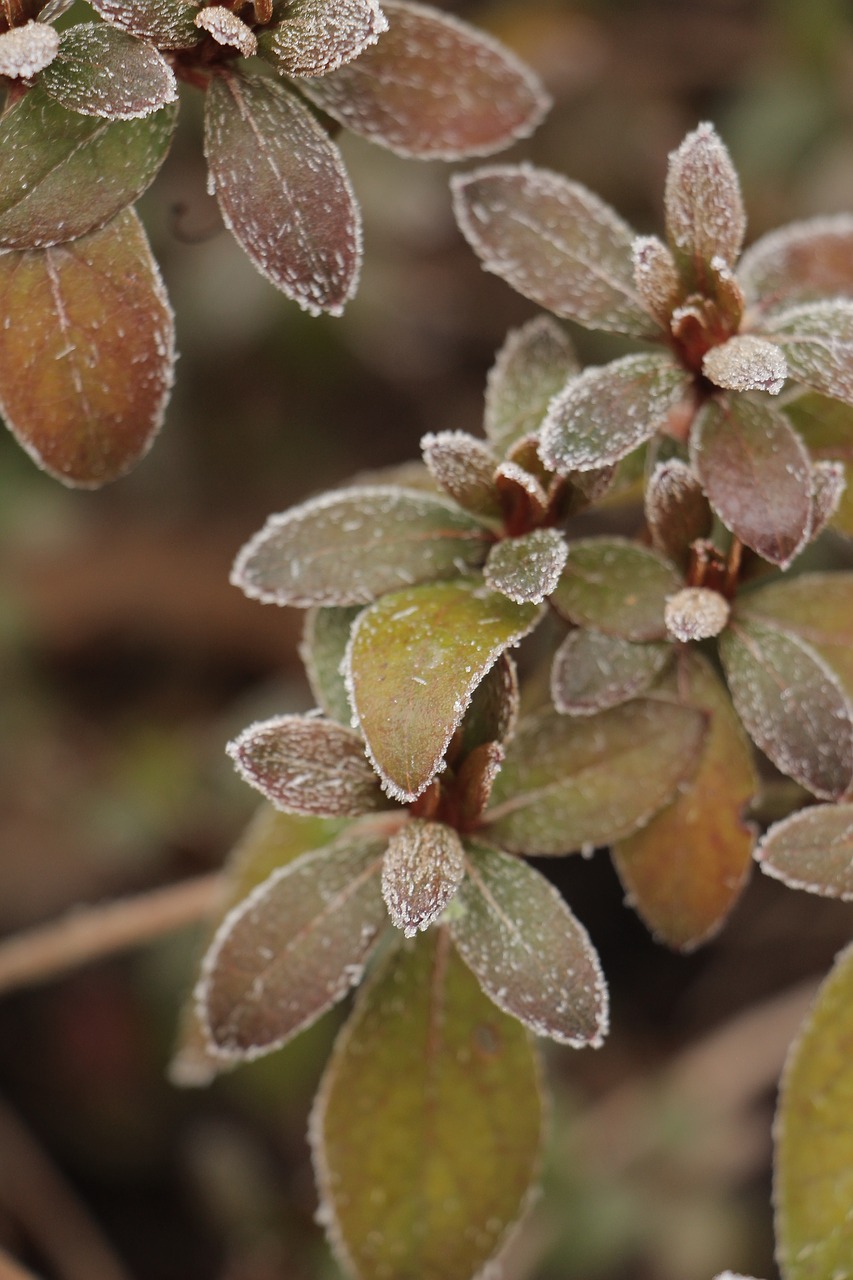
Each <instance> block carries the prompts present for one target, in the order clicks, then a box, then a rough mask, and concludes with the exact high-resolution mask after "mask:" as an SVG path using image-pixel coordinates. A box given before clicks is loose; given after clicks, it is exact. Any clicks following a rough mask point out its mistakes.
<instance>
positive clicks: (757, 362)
mask: <svg viewBox="0 0 853 1280" xmlns="http://www.w3.org/2000/svg"><path fill="white" fill-rule="evenodd" d="M702 372H703V373H704V374H705V377H706V378H710V380H711V382H713V383H715V384H716V386H718V387H724V388H725V389H726V390H727V391H768V392H769V393H770V395H772V396H776V395H778V394H779V392H780V391H781V390H782V388H783V386H784V385H785V379H786V378H787V376H788V362H787V361H786V359H785V355H784V353H783V352H782V351H781V349H780V348H779V347H777V346H776V344H775V343H773V342H767V340H766V339H764V338H756V337H754V336H753V335H752V334H750V333H745V334H740V335H738V336H737V337H735V338H730V339H729V341H728V342H724V343H723V344H722V345H721V346H719V347H712V348H711V350H710V351H709V352H708V353H707V355H706V356H705V359H704V360H703V361H702Z"/></svg>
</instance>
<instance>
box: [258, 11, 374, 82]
mask: <svg viewBox="0 0 853 1280" xmlns="http://www.w3.org/2000/svg"><path fill="white" fill-rule="evenodd" d="M285 15H286V16H285V20H284V21H283V22H280V23H278V24H277V25H275V26H273V27H270V28H269V29H268V30H266V31H261V32H259V34H258V53H259V54H260V55H261V57H262V58H266V59H267V61H268V62H271V63H272V65H273V66H274V67H275V69H276V71H279V72H280V73H281V74H282V75H284V76H324V75H326V74H328V72H330V71H336V70H337V68H338V67H342V66H343V65H344V64H345V63H347V62H352V60H353V58H358V57H359V56H360V55H361V54H362V53H364V51H365V49H367V48H368V47H369V46H370V45H372V44H375V43H376V41H377V40H378V38H379V36H380V35H381V34H382V33H383V31H387V30H388V22H387V20H386V18H385V15H384V14H383V12H382V10H381V9H380V8H379V5H378V4H377V3H376V0H291V3H289V4H288V5H287V8H286V10H285Z"/></svg>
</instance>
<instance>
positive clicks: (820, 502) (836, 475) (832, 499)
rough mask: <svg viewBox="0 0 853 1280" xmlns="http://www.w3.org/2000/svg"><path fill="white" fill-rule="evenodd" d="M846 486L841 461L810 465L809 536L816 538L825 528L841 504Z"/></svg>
mask: <svg viewBox="0 0 853 1280" xmlns="http://www.w3.org/2000/svg"><path fill="white" fill-rule="evenodd" d="M846 488H847V471H846V468H845V466H844V463H843V462H832V461H830V460H828V459H827V460H824V461H820V462H815V463H814V464H813V466H812V526H811V530H810V533H809V538H810V539H812V538H816V537H817V536H818V534H819V533H821V532H822V531H823V529H825V528H826V526H827V524H829V522H830V520H831V519H832V517H833V516H834V515H835V514H836V512H837V511H838V508H839V507H840V505H841V499H842V498H843V497H844V491H845V489H846Z"/></svg>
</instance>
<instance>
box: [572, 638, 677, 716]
mask: <svg viewBox="0 0 853 1280" xmlns="http://www.w3.org/2000/svg"><path fill="white" fill-rule="evenodd" d="M671 656H672V647H671V645H668V644H664V643H662V642H656V643H655V642H653V643H650V644H632V643H631V641H630V640H622V639H620V637H619V636H608V635H605V634H604V633H603V632H601V631H591V630H587V629H584V630H577V631H570V632H569V634H568V635H567V636H566V638H565V640H564V641H563V643H562V644H561V645H560V647H559V649H558V650H557V652H556V653H555V654H554V662H553V665H552V667H551V698H552V700H553V703H554V706H555V707H556V708H557V710H558V711H559V712H560V713H561V714H562V715H569V716H591V715H595V713H596V712H598V711H606V710H607V708H608V707H618V706H619V705H620V704H621V703H623V702H628V701H630V699H631V698H636V697H637V695H638V694H640V693H643V692H645V690H646V689H648V687H649V685H650V684H651V683H652V681H653V680H654V679H655V678H656V677H657V676H658V675H660V673H661V671H662V670H663V668H664V667H665V666H666V664H667V662H668V661H669V659H670V657H671Z"/></svg>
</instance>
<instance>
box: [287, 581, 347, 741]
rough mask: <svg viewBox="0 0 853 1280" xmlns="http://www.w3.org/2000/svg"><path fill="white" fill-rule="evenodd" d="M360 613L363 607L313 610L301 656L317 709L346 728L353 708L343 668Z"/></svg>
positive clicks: (308, 619) (306, 621) (302, 644)
mask: <svg viewBox="0 0 853 1280" xmlns="http://www.w3.org/2000/svg"><path fill="white" fill-rule="evenodd" d="M360 613H361V605H352V606H350V607H349V608H347V609H331V608H330V609H324V608H313V609H309V611H308V613H307V614H306V615H305V629H304V631H303V634H302V643H301V644H300V646H299V656H300V658H301V659H302V663H303V666H304V667H305V673H306V675H307V676H308V683H309V684H310V686H311V692H312V693H313V694H314V697H315V698H316V699H317V705H318V706H319V707H321V708H322V710H323V711H325V713H326V715H327V716H329V717H330V718H331V719H332V720H337V721H338V723H339V724H343V725H349V723H350V721H351V720H352V707H351V706H350V704H349V694H348V693H347V686H346V681H345V680H344V676H343V671H342V665H343V661H344V655H345V654H346V651H347V645H348V644H349V637H350V631H351V630H352V624H353V623H354V622H355V620H356V618H357V617H358V615H359V614H360Z"/></svg>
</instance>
